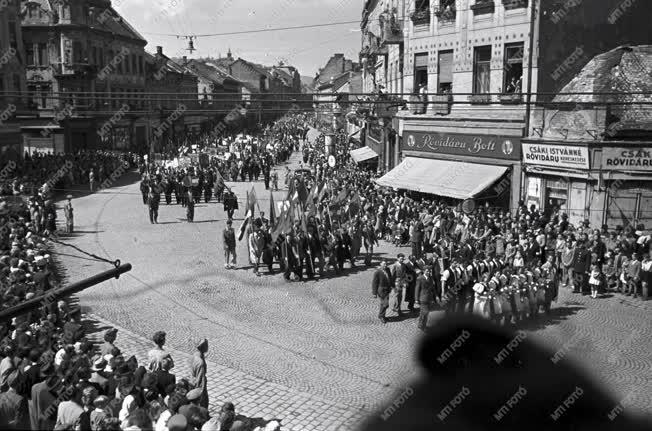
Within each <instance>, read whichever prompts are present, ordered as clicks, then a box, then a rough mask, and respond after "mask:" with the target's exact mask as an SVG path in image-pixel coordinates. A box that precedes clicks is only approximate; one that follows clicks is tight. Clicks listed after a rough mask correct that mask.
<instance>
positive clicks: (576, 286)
mask: <svg viewBox="0 0 652 431" xmlns="http://www.w3.org/2000/svg"><path fill="white" fill-rule="evenodd" d="M590 270H591V252H590V251H589V250H587V249H586V243H585V242H584V240H582V239H580V240H578V241H577V248H576V249H575V259H573V277H574V278H575V280H574V282H573V292H574V293H582V292H586V290H587V288H588V285H589V271H590Z"/></svg>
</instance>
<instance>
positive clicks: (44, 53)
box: [37, 43, 50, 66]
mask: <svg viewBox="0 0 652 431" xmlns="http://www.w3.org/2000/svg"><path fill="white" fill-rule="evenodd" d="M37 54H38V65H39V66H49V65H50V58H49V57H48V44H47V43H39V44H38V52H37Z"/></svg>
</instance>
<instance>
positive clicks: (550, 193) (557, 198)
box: [545, 180, 569, 214]
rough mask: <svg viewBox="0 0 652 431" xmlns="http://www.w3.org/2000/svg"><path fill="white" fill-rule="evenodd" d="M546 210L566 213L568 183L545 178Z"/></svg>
mask: <svg viewBox="0 0 652 431" xmlns="http://www.w3.org/2000/svg"><path fill="white" fill-rule="evenodd" d="M545 202H546V210H547V211H554V209H555V208H559V211H560V212H564V213H566V214H568V209H569V208H568V183H567V182H566V181H564V180H547V181H546V189H545Z"/></svg>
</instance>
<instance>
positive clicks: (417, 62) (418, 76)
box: [413, 52, 428, 94]
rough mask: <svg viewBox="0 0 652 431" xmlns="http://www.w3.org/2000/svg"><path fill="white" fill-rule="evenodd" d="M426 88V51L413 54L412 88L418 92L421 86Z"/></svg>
mask: <svg viewBox="0 0 652 431" xmlns="http://www.w3.org/2000/svg"><path fill="white" fill-rule="evenodd" d="M424 87H425V88H426V91H427V89H428V53H427V52H423V53H420V54H414V89H413V92H414V93H415V94H416V93H419V92H420V90H421V89H422V88H424Z"/></svg>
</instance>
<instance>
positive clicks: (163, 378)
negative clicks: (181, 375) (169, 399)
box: [152, 355, 177, 398]
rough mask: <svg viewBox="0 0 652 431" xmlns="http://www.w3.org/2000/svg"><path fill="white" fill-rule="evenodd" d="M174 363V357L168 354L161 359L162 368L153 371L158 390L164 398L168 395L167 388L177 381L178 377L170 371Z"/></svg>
mask: <svg viewBox="0 0 652 431" xmlns="http://www.w3.org/2000/svg"><path fill="white" fill-rule="evenodd" d="M172 364H173V362H172V359H171V357H170V356H169V355H168V356H166V357H164V358H163V359H162V360H161V368H159V369H158V370H156V371H154V372H153V373H152V374H153V375H154V377H155V380H156V390H157V391H158V393H159V394H160V395H161V397H163V398H165V396H166V395H167V393H166V389H167V388H168V387H169V386H170V385H174V384H176V382H177V377H176V376H175V375H174V374H172V373H170V369H171V368H172Z"/></svg>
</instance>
